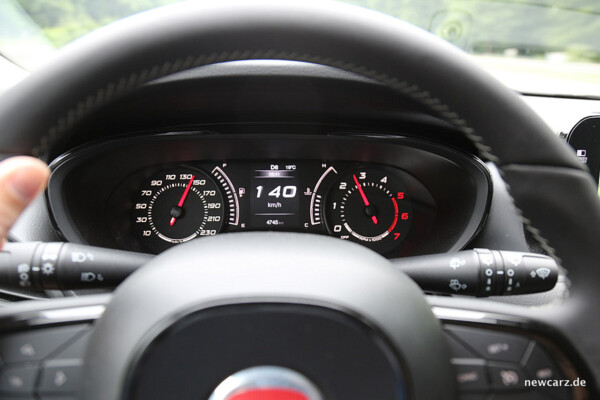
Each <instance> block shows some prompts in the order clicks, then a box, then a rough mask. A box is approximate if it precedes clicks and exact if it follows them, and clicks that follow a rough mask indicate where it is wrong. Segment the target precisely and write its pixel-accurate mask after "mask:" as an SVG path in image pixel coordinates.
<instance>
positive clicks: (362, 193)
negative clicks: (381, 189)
mask: <svg viewBox="0 0 600 400" xmlns="http://www.w3.org/2000/svg"><path fill="white" fill-rule="evenodd" d="M352 178H354V183H356V187H357V188H358V193H360V197H362V199H363V202H364V203H365V207H369V204H370V203H369V199H367V195H366V194H365V191H364V190H363V188H362V186H360V183H359V182H358V178H357V177H356V175H352ZM371 220H372V221H373V223H374V224H375V225H377V217H376V216H374V215H373V216H371Z"/></svg>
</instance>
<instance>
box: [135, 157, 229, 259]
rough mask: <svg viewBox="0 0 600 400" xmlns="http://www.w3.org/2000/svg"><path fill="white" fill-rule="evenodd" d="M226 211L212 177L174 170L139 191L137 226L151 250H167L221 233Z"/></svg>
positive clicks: (189, 171) (181, 169)
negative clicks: (202, 237) (197, 238)
mask: <svg viewBox="0 0 600 400" xmlns="http://www.w3.org/2000/svg"><path fill="white" fill-rule="evenodd" d="M224 207H225V206H224V203H223V197H222V195H221V191H220V190H219V188H218V187H217V185H216V184H215V182H214V181H213V180H212V179H211V178H210V176H208V175H207V174H205V173H204V172H202V171H200V170H196V169H192V168H185V167H181V168H174V169H171V170H168V171H164V172H161V173H159V174H156V175H154V176H152V177H151V178H150V179H149V180H148V181H147V182H146V183H145V184H144V185H143V187H142V188H141V189H140V192H139V196H138V198H137V201H136V203H135V210H134V223H135V225H136V227H137V228H138V232H139V233H140V235H141V239H142V241H143V242H144V243H145V244H146V245H147V247H148V248H151V249H159V250H164V249H166V248H168V247H170V246H172V245H174V244H178V243H183V242H187V241H189V240H191V239H194V238H196V237H199V236H210V235H216V234H217V233H219V232H220V231H221V228H222V227H223V223H224V212H225V210H224Z"/></svg>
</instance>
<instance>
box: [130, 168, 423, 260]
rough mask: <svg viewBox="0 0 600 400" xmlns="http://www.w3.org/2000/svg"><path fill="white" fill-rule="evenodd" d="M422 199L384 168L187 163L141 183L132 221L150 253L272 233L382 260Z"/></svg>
mask: <svg viewBox="0 0 600 400" xmlns="http://www.w3.org/2000/svg"><path fill="white" fill-rule="evenodd" d="M409 188H410V189H409ZM423 194H427V190H426V189H425V188H424V187H423V186H422V185H421V184H420V183H419V182H418V181H416V180H415V179H414V178H412V177H411V176H410V175H409V174H407V173H406V172H404V171H402V170H400V169H398V168H392V167H389V166H384V165H376V164H366V165H365V164H363V163H353V162H325V161H321V162H319V161H302V160H283V161H275V160H270V161H268V162H254V161H233V162H221V163H218V164H215V163H202V162H198V163H194V162H189V163H186V164H183V165H179V166H176V167H173V168H168V169H164V170H161V171H157V172H156V173H154V174H152V175H151V176H150V177H149V178H148V179H146V180H144V182H143V183H142V185H141V187H140V188H139V191H138V196H137V198H136V200H135V201H134V203H132V205H133V208H132V213H131V214H132V218H133V219H134V223H135V227H136V232H137V236H138V239H139V241H140V243H141V244H142V245H143V246H144V247H146V249H147V250H148V251H156V250H158V251H161V250H165V249H167V248H169V247H171V246H173V245H175V244H178V243H182V242H187V241H189V240H192V239H194V238H197V237H202V236H211V235H216V234H218V233H221V232H230V231H241V230H273V231H306V232H313V233H323V234H328V235H332V236H336V237H339V238H340V239H345V240H352V241H355V242H358V243H362V244H364V245H365V246H367V247H370V248H372V249H373V250H375V251H377V252H379V253H382V254H385V253H388V252H390V251H392V250H393V249H394V248H395V247H396V246H398V245H399V244H400V243H402V241H403V240H404V238H405V237H406V236H407V235H408V234H409V232H410V226H411V223H412V219H413V211H412V210H413V207H412V202H413V198H414V201H415V202H417V203H419V204H424V205H429V210H430V211H431V210H432V209H433V207H434V203H433V199H432V198H431V195H426V196H423ZM421 208H422V207H421ZM422 213H427V210H422Z"/></svg>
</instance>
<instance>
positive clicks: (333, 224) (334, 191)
mask: <svg viewBox="0 0 600 400" xmlns="http://www.w3.org/2000/svg"><path fill="white" fill-rule="evenodd" d="M327 208H328V212H327V215H328V219H327V222H328V228H329V230H330V231H331V233H333V234H334V235H336V236H339V237H341V238H342V239H350V240H353V241H356V242H359V243H362V244H364V245H366V246H368V247H371V248H373V249H374V250H376V251H379V252H381V253H386V252H388V251H390V250H392V249H393V248H394V247H396V246H397V245H398V244H399V243H400V242H401V241H402V240H403V239H404V238H405V237H406V235H407V233H408V230H409V228H410V221H411V219H412V207H411V204H410V201H409V199H408V193H407V191H406V190H405V189H404V187H403V185H402V183H401V182H400V181H399V180H398V179H397V178H396V177H394V176H393V175H392V174H390V173H389V172H387V171H384V170H379V169H375V168H368V169H362V170H356V171H352V172H350V173H348V174H346V175H344V176H343V177H342V178H341V179H340V180H338V182H337V183H335V184H334V186H333V187H332V188H331V189H330V192H329V195H328V201H327Z"/></svg>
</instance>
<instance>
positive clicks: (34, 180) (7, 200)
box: [0, 156, 50, 248]
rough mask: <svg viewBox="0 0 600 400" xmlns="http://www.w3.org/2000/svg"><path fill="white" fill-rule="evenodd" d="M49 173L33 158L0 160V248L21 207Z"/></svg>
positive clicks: (41, 184) (42, 163)
mask: <svg viewBox="0 0 600 400" xmlns="http://www.w3.org/2000/svg"><path fill="white" fill-rule="evenodd" d="M49 176H50V169H49V168H48V166H47V165H46V164H45V163H44V162H42V161H40V160H38V159H36V158H33V157H26V156H19V157H12V158H8V159H6V160H4V161H2V162H0V248H1V246H2V244H4V242H5V241H6V238H7V235H8V231H9V229H10V227H11V226H12V225H13V224H14V222H15V221H16V220H17V218H18V217H19V215H20V214H21V212H22V211H23V209H25V207H27V205H28V204H29V203H30V202H31V200H33V199H34V198H35V197H36V196H37V195H38V193H40V192H41V191H42V190H43V189H44V188H45V187H46V184H47V182H48V177H49Z"/></svg>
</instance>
